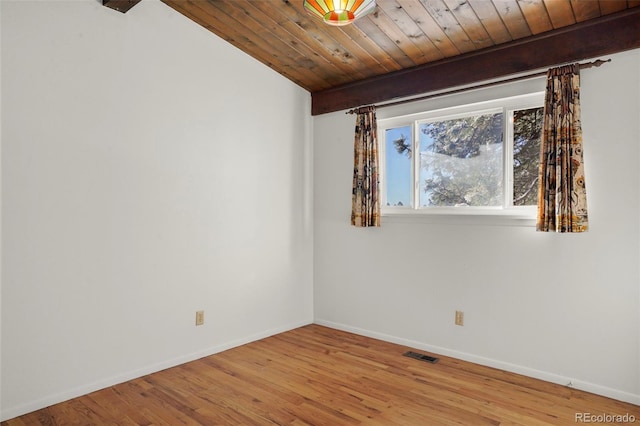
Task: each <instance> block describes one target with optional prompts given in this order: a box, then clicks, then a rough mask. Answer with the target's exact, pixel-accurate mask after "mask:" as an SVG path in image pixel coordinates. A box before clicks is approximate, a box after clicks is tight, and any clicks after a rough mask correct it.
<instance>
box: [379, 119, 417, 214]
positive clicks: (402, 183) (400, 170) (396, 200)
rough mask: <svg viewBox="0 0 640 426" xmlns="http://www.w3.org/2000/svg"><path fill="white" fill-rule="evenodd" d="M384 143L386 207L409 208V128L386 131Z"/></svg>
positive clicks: (410, 149)
mask: <svg viewBox="0 0 640 426" xmlns="http://www.w3.org/2000/svg"><path fill="white" fill-rule="evenodd" d="M385 141H386V146H385V158H386V161H385V178H386V180H385V184H386V199H387V205H388V206H405V207H411V188H412V184H411V151H412V148H411V126H405V127H398V128H394V129H387V130H386V131H385Z"/></svg>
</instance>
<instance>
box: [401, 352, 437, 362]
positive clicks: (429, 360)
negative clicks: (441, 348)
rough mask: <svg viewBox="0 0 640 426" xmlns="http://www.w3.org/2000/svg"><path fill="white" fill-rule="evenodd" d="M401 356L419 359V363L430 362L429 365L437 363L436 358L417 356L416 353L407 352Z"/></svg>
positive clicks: (423, 355)
mask: <svg viewBox="0 0 640 426" xmlns="http://www.w3.org/2000/svg"><path fill="white" fill-rule="evenodd" d="M403 355H404V356H408V357H409V358H415V359H419V360H420V361H426V362H430V363H431V364H435V363H436V362H438V358H434V357H432V356H429V355H425V354H419V353H418V352H411V351H409V352H406V353H404V354H403Z"/></svg>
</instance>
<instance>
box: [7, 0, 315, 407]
mask: <svg viewBox="0 0 640 426" xmlns="http://www.w3.org/2000/svg"><path fill="white" fill-rule="evenodd" d="M0 5H1V6H0V7H1V15H2V20H1V28H2V104H3V105H2V151H3V155H2V228H3V231H4V232H3V235H2V245H3V252H2V351H1V356H2V369H1V374H2V375H1V382H2V386H1V390H2V400H1V402H0V404H1V408H2V414H1V415H2V418H3V419H6V418H10V417H13V416H16V415H19V414H22V413H25V412H28V411H32V410H35V409H37V408H41V407H43V406H46V405H48V404H51V403H54V402H58V401H61V400H64V399H67V398H70V397H74V396H77V395H80V394H83V393H86V392H89V391H92V390H95V389H98V388H101V387H105V386H107V385H110V384H113V383H117V382H121V381H124V380H126V379H129V378H132V377H136V376H139V375H142V374H145V373H148V372H151V371H155V370H158V369H161V368H165V367H168V366H171V365H175V364H178V363H181V362H184V361H188V360H191V359H195V358H198V357H201V356H204V355H207V354H210V353H214V352H217V351H220V350H223V349H225V348H228V347H231V346H234V345H238V344H241V343H244V342H247V341H251V340H254V339H257V338H260V337H263V336H267V335H270V334H273V333H277V332H280V331H284V330H287V329H291V328H294V327H297V326H300V325H303V324H307V323H310V322H311V321H312V319H313V314H312V309H313V305H312V296H313V294H312V278H313V277H312V266H313V261H312V252H313V247H312V244H313V241H312V231H313V228H312V211H311V202H312V196H311V193H310V191H311V190H312V186H311V179H312V176H311V172H310V170H311V167H312V164H311V151H312V148H311V117H310V115H309V111H310V96H309V93H308V92H306V91H305V90H303V89H301V88H299V87H298V86H296V85H294V84H293V83H291V82H290V81H288V80H286V79H285V78H283V77H281V76H279V75H278V74H276V73H275V72H273V71H272V70H270V69H268V68H267V67H265V66H264V65H262V64H260V63H258V62H256V61H255V60H253V59H251V58H249V57H248V56H247V55H245V54H243V53H242V52H240V51H239V50H237V49H235V48H234V47H232V46H231V45H229V44H227V43H226V42H224V41H223V40H221V39H219V38H217V37H216V36H214V35H212V34H211V33H210V32H208V31H206V30H205V29H203V28H201V27H199V26H198V25H195V24H194V23H193V22H191V21H189V20H188V19H187V18H185V17H184V16H182V15H180V14H178V13H176V12H175V11H173V10H172V9H170V8H169V7H167V6H166V5H164V4H163V3H160V2H159V1H157V0H144V1H143V2H142V3H140V4H138V5H137V6H135V7H134V8H133V9H131V10H130V11H129V12H128V13H127V14H125V15H123V14H121V13H119V12H116V11H114V10H111V9H108V8H106V7H103V6H101V5H100V2H99V1H97V0H83V1H66V0H65V1H48V2H45V1H24V0H21V1H9V0H2V1H1V2H0ZM200 309H203V310H205V318H206V322H205V325H204V326H202V327H195V325H194V320H195V311H196V310H200Z"/></svg>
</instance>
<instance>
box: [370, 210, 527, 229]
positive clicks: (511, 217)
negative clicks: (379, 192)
mask: <svg viewBox="0 0 640 426" xmlns="http://www.w3.org/2000/svg"><path fill="white" fill-rule="evenodd" d="M381 214H382V224H383V225H384V224H385V223H416V224H431V225H470V226H524V227H535V226H536V212H535V210H532V209H522V210H501V209H500V210H486V209H482V210H476V211H467V210H460V209H456V208H449V209H442V210H438V211H425V210H413V209H390V210H383V211H382V213H381Z"/></svg>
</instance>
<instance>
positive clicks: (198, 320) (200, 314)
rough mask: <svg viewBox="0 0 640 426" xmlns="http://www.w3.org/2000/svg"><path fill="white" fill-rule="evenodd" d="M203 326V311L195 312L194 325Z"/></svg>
mask: <svg viewBox="0 0 640 426" xmlns="http://www.w3.org/2000/svg"><path fill="white" fill-rule="evenodd" d="M203 324H204V311H196V325H203Z"/></svg>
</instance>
